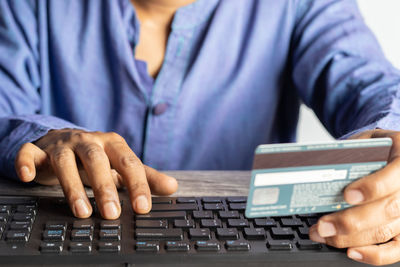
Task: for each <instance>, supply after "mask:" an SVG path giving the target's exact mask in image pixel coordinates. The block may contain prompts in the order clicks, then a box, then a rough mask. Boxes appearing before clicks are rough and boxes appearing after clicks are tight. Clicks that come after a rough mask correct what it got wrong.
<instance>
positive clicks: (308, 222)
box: [306, 218, 318, 226]
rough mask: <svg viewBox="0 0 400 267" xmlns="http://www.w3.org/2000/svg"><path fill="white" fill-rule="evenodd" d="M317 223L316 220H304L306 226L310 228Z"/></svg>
mask: <svg viewBox="0 0 400 267" xmlns="http://www.w3.org/2000/svg"><path fill="white" fill-rule="evenodd" d="M317 222H318V218H307V219H306V224H307V225H308V226H312V225H314V224H316V223H317Z"/></svg>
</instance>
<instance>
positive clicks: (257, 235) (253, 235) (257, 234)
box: [244, 228, 265, 240]
mask: <svg viewBox="0 0 400 267" xmlns="http://www.w3.org/2000/svg"><path fill="white" fill-rule="evenodd" d="M244 236H245V237H246V239H249V240H264V239H265V230H264V228H244Z"/></svg>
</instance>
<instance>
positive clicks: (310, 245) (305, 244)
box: [297, 239, 322, 250]
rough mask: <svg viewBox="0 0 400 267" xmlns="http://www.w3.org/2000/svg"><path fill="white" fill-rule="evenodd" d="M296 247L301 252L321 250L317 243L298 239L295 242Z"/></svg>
mask: <svg viewBox="0 0 400 267" xmlns="http://www.w3.org/2000/svg"><path fill="white" fill-rule="evenodd" d="M297 247H298V248H299V249H302V250H311V249H321V248H322V246H321V244H320V243H318V242H314V241H311V240H309V239H307V240H303V239H300V240H299V241H297Z"/></svg>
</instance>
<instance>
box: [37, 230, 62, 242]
mask: <svg viewBox="0 0 400 267" xmlns="http://www.w3.org/2000/svg"><path fill="white" fill-rule="evenodd" d="M64 237H65V231H64V230H44V231H43V233H42V239H43V240H44V241H59V242H62V241H64Z"/></svg>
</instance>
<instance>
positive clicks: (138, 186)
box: [129, 181, 149, 194]
mask: <svg viewBox="0 0 400 267" xmlns="http://www.w3.org/2000/svg"><path fill="white" fill-rule="evenodd" d="M148 187H149V186H148V184H147V183H145V182H141V181H133V182H132V183H130V184H129V191H131V192H136V193H138V194H139V193H140V192H142V193H145V194H147V191H148V190H147V189H148Z"/></svg>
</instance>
